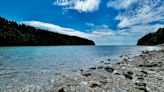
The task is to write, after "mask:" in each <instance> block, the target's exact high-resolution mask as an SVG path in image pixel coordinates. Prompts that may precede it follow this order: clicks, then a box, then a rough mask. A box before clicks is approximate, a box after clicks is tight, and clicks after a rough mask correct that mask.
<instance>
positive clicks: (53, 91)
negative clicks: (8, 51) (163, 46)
mask: <svg viewBox="0 0 164 92" xmlns="http://www.w3.org/2000/svg"><path fill="white" fill-rule="evenodd" d="M119 58H120V59H118V60H113V59H105V60H103V61H99V63H98V64H95V65H91V67H88V68H83V69H79V70H75V71H72V73H62V72H59V73H56V74H55V76H54V77H53V78H51V79H49V80H48V81H44V82H42V80H40V81H41V84H38V83H29V84H23V85H22V84H21V83H20V82H19V83H20V87H18V86H13V87H12V86H11V87H10V86H8V87H5V88H4V89H0V91H2V92H17V91H19V92H162V91H163V89H164V50H153V51H148V50H146V51H142V52H141V53H140V54H127V55H120V56H119ZM47 77H48V76H47Z"/></svg>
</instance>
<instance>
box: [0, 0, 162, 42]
mask: <svg viewBox="0 0 164 92" xmlns="http://www.w3.org/2000/svg"><path fill="white" fill-rule="evenodd" d="M0 16H2V17H5V18H7V19H9V20H13V21H16V22H18V23H24V24H27V25H31V26H34V27H39V28H43V29H48V30H50V31H54V32H59V33H63V34H68V35H75V36H80V37H84V38H88V39H92V40H94V41H95V43H96V44H97V45H134V44H136V43H137V40H138V39H139V38H140V37H142V36H143V35H145V34H146V33H148V32H153V31H156V30H157V29H158V28H160V27H164V0H0Z"/></svg>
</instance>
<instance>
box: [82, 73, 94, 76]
mask: <svg viewBox="0 0 164 92" xmlns="http://www.w3.org/2000/svg"><path fill="white" fill-rule="evenodd" d="M82 75H83V76H85V77H88V76H91V75H92V74H91V73H82Z"/></svg>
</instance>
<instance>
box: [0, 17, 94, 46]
mask: <svg viewBox="0 0 164 92" xmlns="http://www.w3.org/2000/svg"><path fill="white" fill-rule="evenodd" d="M46 45H95V43H94V42H93V41H91V40H88V39H85V38H80V37H76V36H69V35H65V34H59V33H54V32H50V31H48V30H43V29H37V28H34V27H31V26H27V25H24V24H17V23H16V22H13V21H8V20H7V19H5V18H2V17H0V46H46Z"/></svg>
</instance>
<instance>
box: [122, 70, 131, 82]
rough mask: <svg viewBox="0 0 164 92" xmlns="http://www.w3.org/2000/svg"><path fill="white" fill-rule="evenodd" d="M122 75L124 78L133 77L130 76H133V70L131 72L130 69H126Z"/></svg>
mask: <svg viewBox="0 0 164 92" xmlns="http://www.w3.org/2000/svg"><path fill="white" fill-rule="evenodd" d="M123 75H124V76H125V77H126V78H128V79H130V80H131V79H133V77H132V76H133V72H132V71H128V72H126V73H125V72H124V73H123Z"/></svg>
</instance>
